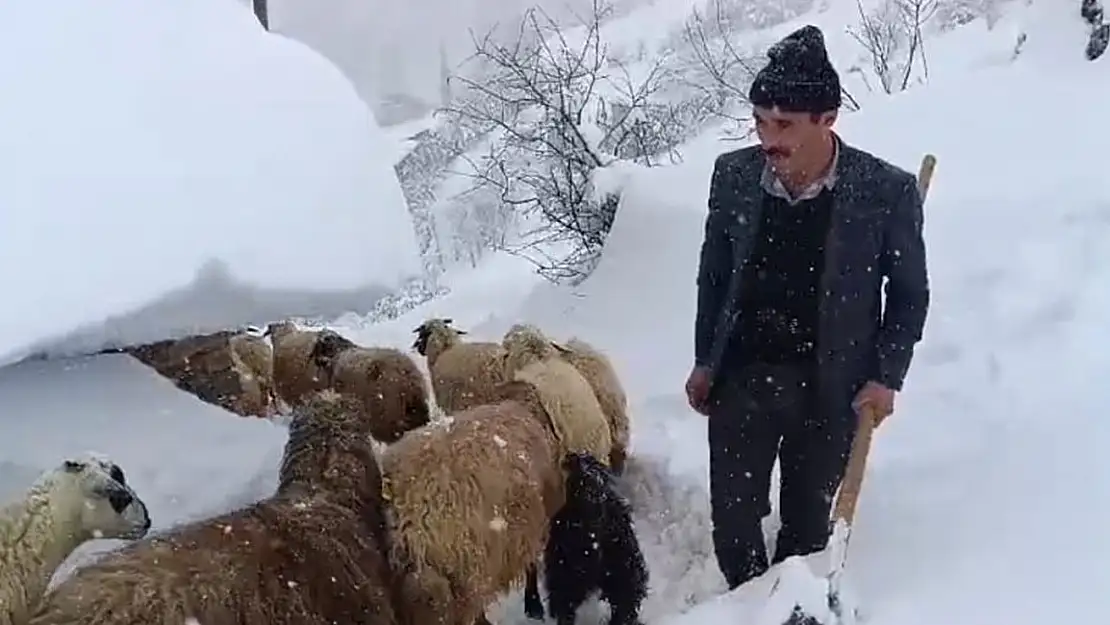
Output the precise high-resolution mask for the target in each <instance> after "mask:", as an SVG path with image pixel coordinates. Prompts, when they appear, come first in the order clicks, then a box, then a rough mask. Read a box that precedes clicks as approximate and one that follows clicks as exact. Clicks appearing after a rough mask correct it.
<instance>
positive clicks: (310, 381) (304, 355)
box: [264, 321, 327, 407]
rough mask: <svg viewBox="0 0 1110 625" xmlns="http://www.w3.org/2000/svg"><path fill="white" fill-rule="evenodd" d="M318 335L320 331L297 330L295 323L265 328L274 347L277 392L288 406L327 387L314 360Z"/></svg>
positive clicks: (274, 374)
mask: <svg viewBox="0 0 1110 625" xmlns="http://www.w3.org/2000/svg"><path fill="white" fill-rule="evenodd" d="M324 332H326V330H325V331H324ZM319 335H320V332H317V331H311V330H301V329H299V328H297V326H296V325H294V324H293V322H292V321H281V322H277V323H271V324H270V325H268V326H267V327H266V332H265V334H264V336H268V337H270V341H271V342H272V343H273V345H274V348H273V365H272V369H273V377H274V390H275V392H276V395H277V396H278V397H279V398H280V399H281V400H282V401H284V402H285V403H286V404H288V405H289V406H293V407H295V406H297V405H298V404H300V403H301V402H302V401H303V400H304V399H305V398H306V397H308V396H309V395H310V394H312V393H316V392H318V391H322V390H324V389H325V388H327V384H326V382H325V381H324V380H323V378H322V376H321V375H320V371H319V368H318V367H316V366H315V364H314V363H313V362H312V359H311V354H312V348H313V347H315V345H316V340H317V338H318V337H319Z"/></svg>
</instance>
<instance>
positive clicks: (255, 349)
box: [228, 333, 274, 417]
mask: <svg viewBox="0 0 1110 625" xmlns="http://www.w3.org/2000/svg"><path fill="white" fill-rule="evenodd" d="M228 351H229V352H230V355H231V364H232V366H233V367H234V368H235V370H236V371H237V372H238V374H239V380H240V383H241V385H242V388H243V395H244V397H242V398H240V402H241V403H242V404H244V406H243V408H244V409H245V410H244V411H245V412H247V413H248V414H254V415H258V416H260V417H267V416H271V415H272V414H273V410H274V401H273V400H274V354H273V350H271V349H270V346H269V345H267V344H266V341H265V339H263V338H262V337H260V336H256V335H252V334H245V333H244V334H236V335H234V336H232V337H231V338H230V339H228Z"/></svg>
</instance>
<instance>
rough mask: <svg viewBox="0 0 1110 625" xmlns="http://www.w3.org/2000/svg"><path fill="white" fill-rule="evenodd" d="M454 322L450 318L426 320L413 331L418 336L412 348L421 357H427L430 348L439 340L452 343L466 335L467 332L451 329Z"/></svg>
mask: <svg viewBox="0 0 1110 625" xmlns="http://www.w3.org/2000/svg"><path fill="white" fill-rule="evenodd" d="M452 322H453V320H452V319H450V318H434V317H433V318H431V319H428V320H426V321H425V322H424V323H422V324H420V325H419V326H417V327H416V329H414V330H413V331H412V332H413V334H415V335H416V340H415V341H413V343H412V348H413V349H415V350H416V352H417V353H418V354H420V355H421V356H427V355H428V346H429V344H430V343H432V342H433V341H436V340H437V339H438V342H450V341H454V340H455V339H456V338H457V337H459V336H462V335H464V334H466V330H459V329H458V328H453V327H451V323H452Z"/></svg>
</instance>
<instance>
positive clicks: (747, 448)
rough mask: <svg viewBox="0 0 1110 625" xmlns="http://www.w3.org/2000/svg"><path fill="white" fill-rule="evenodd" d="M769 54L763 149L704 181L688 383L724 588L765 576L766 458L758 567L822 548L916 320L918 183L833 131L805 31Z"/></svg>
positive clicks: (815, 35)
mask: <svg viewBox="0 0 1110 625" xmlns="http://www.w3.org/2000/svg"><path fill="white" fill-rule="evenodd" d="M768 57H769V59H770V61H769V63H768V64H767V66H766V67H765V68H763V69H762V70H761V71H760V72H759V74H758V75H757V77H756V79H755V82H754V83H753V84H752V86H751V90H750V94H749V97H750V100H751V102H752V105H753V107H754V114H755V120H756V129H757V131H758V135H759V140H760V145H759V146H752V147H748V148H744V149H740V150H737V151H735V152H729V153H726V154H723V155H721V156H720V157H718V159H717V162H716V166H715V168H714V172H713V179H712V182H711V184H710V193H709V216H708V217H707V219H706V224H705V240H704V242H703V244H702V248H701V265H700V269H699V271H698V279H697V282H698V306H697V308H698V311H697V320H696V324H695V325H696V327H695V365H694V368H693V371H692V372H691V373H690V377H689V379H688V380H687V383H686V393H687V396H688V399H689V402H690V405H691V406H692V407H693V408H694V409H695V410H697V411H698V412H700V413H702V414H705V415H707V416H708V418H709V450H710V494H711V498H712V504H713V540H714V545H715V550H716V554H717V560H718V564H719V566H720V568H721V571H722V573H724V576H725V579H726V580H727V581H728V585H729V587H730V588H735V587H737V586H739V585H741V584H743V583H744V582H746V581H748V580H749V579H751V578H753V577H755V576H757V575H760V574H762V573H763V572H765V571H766V570H767V568H768V566H769V563H768V559H767V554H766V547H765V546H764V539H763V533H762V531H761V519H762V517H764V516H766V515H767V514H769V513H770V504H769V490H770V481H771V468H772V466H773V464H774V461H775V458H776V456H777V457H778V458H779V462H780V470H781V477H782V481H781V489H780V499H779V504H780V506H779V508H780V512H781V517H782V528H781V529H780V531H779V534H778V540H777V547H776V550H775V554H774V558H773V559H772V561H771V563H777V562H779V561H781V560H783V559H785V558H786V557H789V556H792V555H807V554H809V553H813V552H815V551H819V550H821V549H823V548H824V547H825V544H826V543H827V541H828V535H829V514H830V508H831V505H832V499H833V496H834V494H835V492H836V489H837V487H838V486H839V484H840V480H841V478H842V477H843V473H844V469H845V465H846V463H847V456H848V452H849V449H850V447H851V441H852V438H853V436H855V431H856V426H857V423H858V418H859V417H858V414H857V411H859V410H860V409H861V408H863V407H864V406H867V407H868V408H870V409H873V410H874V411H875V413H876V414H877V415H878V416H879V417H880V418H884V417H886V416H887V415H889V414H890V413H891V412H892V411H893V410H894V395H895V392H896V391H898V390H900V389H901V388H902V382H903V380H904V379H905V376H906V371H907V370H908V368H909V365H910V359H911V356H912V354H913V350H914V346H915V344H916V343H917V342H918V341H919V340H921V334H922V330H923V327H924V325H925V316H926V311H927V309H928V305H929V285H928V277H927V273H926V268H925V243H924V240H923V238H922V221H923V216H922V200H921V196H920V193H919V191H918V189H917V182H916V179H915V176H913V175H912V174H909V173H907V172H906V171H903V170H901V169H899V168H897V167H895V166H893V165H891V164H889V163H886V162H884V161H882V160H880V159H878V158H876V157H874V156H872V155H870V154H867V153H866V152H863V151H861V150H857V149H855V148H852V147H850V146H848V145H847V144H845V143H844V142H843V141H842V140H841V139H840V138H839V137H837V136H836V135H835V134H834V133H833V132H832V126H833V123H834V122H835V121H836V117H837V109H838V108H839V107H840V103H841V100H840V98H841V96H840V93H841V92H840V80H839V77H838V76H837V73H836V70H835V69H833V67H832V65H831V63H830V62H829V59H828V54H827V52H826V51H825V44H824V37H823V35H822V34H821V31H820V30H818V29H817V28H816V27H814V26H806V27H804V28H802V29H800V30H798V31H796V32H794V33H792V34H791V35H789V36H787V37H786V38H785V39H784V40H782V41H781V42H779V43H778V44H776V45H775V46H774V47H773V48H772V49H771V51H770V52H769V53H768ZM883 278H886V280H887V283H886V306H885V310H883V306H882V298H881V289H882V283H883ZM869 413H870V411H869Z"/></svg>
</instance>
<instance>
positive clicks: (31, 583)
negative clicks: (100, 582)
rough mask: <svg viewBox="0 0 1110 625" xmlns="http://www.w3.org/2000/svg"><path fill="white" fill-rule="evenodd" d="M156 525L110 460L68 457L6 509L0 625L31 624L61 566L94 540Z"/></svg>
mask: <svg viewBox="0 0 1110 625" xmlns="http://www.w3.org/2000/svg"><path fill="white" fill-rule="evenodd" d="M149 529H150V515H149V514H148V513H147V508H146V504H145V503H143V501H142V500H141V499H140V498H139V497H138V496H137V495H136V494H135V492H134V491H133V490H131V487H130V486H128V485H127V481H126V479H125V477H124V474H123V471H122V470H121V469H120V468H119V466H118V465H116V464H115V463H113V462H111V461H110V460H108V459H106V458H102V457H98V456H93V455H89V456H88V457H85V458H79V459H71V460H66V461H64V462H63V463H62V465H61V466H59V467H58V468H56V469H53V470H51V471H49V472H47V473H45V474H43V475H42V477H40V478H39V479H38V480H37V481H36V482H35V483H34V484H33V485H32V486H31V488H30V490H29V491H28V493H27V495H26V496H25V497H24V498H23V499H22V500H19V501H16V502H13V503H11V504H9V505H8V506H6V507H5V508H4V509H3V511H2V512H0V623H2V624H3V625H12V624H19V625H22V623H25V622H26V621H27V619H28V618H29V617H30V612H31V610H32V609H33V608H34V607H35V606H36V605H37V604H38V602H39V601H40V599H41V598H42V595H43V593H44V592H45V591H46V588H47V586H48V585H49V583H50V578H51V577H52V576H53V575H54V572H55V571H56V570H57V568H58V567H59V566H60V565H61V564H62V562H63V561H65V559H66V558H68V557H69V555H70V554H71V553H73V551H74V550H76V549H77V548H78V547H79V546H81V545H82V544H83V543H85V542H87V541H89V540H92V539H94V538H114V539H124V540H131V539H137V538H142V537H143V536H145V535H146V533H147V530H149Z"/></svg>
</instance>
